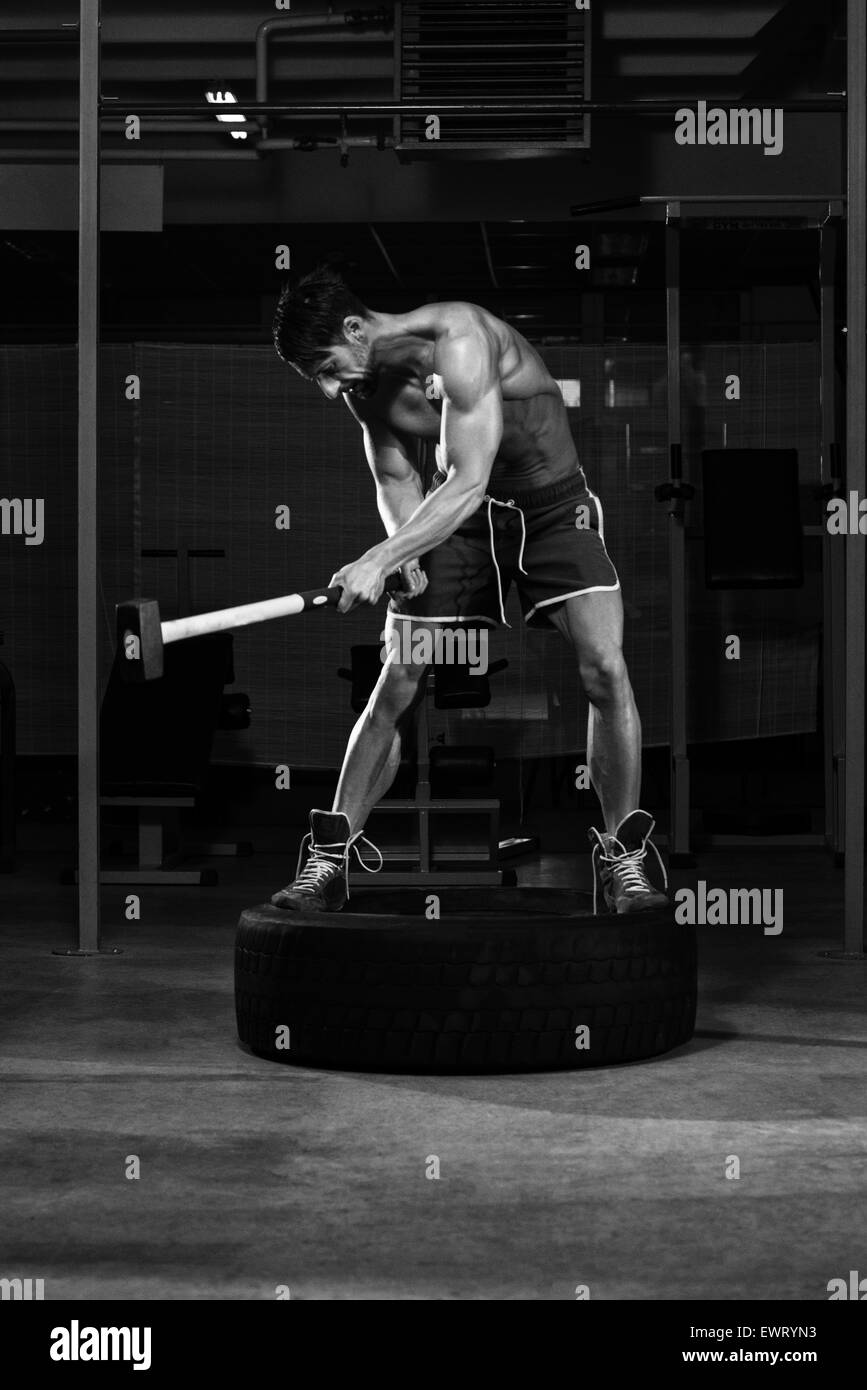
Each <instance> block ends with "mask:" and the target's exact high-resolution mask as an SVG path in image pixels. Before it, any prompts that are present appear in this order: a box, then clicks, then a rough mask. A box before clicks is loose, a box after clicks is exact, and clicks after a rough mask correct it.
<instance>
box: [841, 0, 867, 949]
mask: <svg viewBox="0 0 867 1390" xmlns="http://www.w3.org/2000/svg"><path fill="white" fill-rule="evenodd" d="M847 16H848V28H847V43H846V67H847V81H846V101H847V111H848V119H847V125H846V153H847V181H846V182H847V190H846V191H847V197H848V203H847V219H846V330H847V338H846V491H847V492H848V493H849V494H850V496H851V494H852V493H853V492H854V493H857V495H858V499H859V501H860V500H862V499H863V498H864V495H865V490H867V470H865V434H867V341H865V337H867V250H865V247H867V82H865V79H864V74H865V72H867V8H865V5H864V0H848V6H847ZM845 542H846V662H845V666H846V781H845V807H846V829H845V837H844V845H845V855H846V861H845V867H844V876H845V884H844V890H843V896H844V905H845V926H844V942H843V949H844V951H845V952H846V953H847V954H848V953H849V952H852V953H859V952H861V951H863V950H864V683H865V682H864V676H865V671H864V663H865V655H867V652H865V618H864V600H865V583H864V581H865V574H867V565H865V553H864V546H865V540H864V537H863V536H861V535H858V534H856V535H854V536H853V535H851V534H850V535H847V536H846V538H845Z"/></svg>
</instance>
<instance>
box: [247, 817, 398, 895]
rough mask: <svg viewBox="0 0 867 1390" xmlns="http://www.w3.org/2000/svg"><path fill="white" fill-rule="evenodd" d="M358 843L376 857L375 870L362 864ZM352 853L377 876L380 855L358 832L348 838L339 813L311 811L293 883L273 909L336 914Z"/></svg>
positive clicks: (345, 892)
mask: <svg viewBox="0 0 867 1390" xmlns="http://www.w3.org/2000/svg"><path fill="white" fill-rule="evenodd" d="M359 840H362V841H363V842H364V843H365V844H366V845H368V846H369V848H370V849H372V850H373V852H374V853H375V854H379V865H378V866H377V868H375V869H371V868H370V867H369V866H368V865H367V864H365V862H364V860H363V859H362V857H361V853H360V851H359V848H358V843H357V842H358V841H359ZM305 849H306V851H307V857H306V859H305V858H304V851H305ZM353 850H354V851H355V853H356V856H357V858H358V862H359V864H360V865H361V867H362V868H363V869H366V870H367V872H368V873H370V874H376V873H379V870H380V869H381V868H382V863H383V860H382V855H381V854H380V853H379V850H378V849H377V848H376V845H372V844H371V843H370V841H369V840H368V839H366V838H365V836H364V835H362V833H361V831H360V830H358V831H356V833H355V834H354V835H350V833H349V821H348V819H347V818H346V816H345V815H344V814H343V812H342V811H311V812H310V834H309V835H305V836H304V839H303V840H302V841H301V848H300V850H299V851H298V863H297V865H296V867H295V879H294V881H293V882H292V883H290V884H288V885H287V887H285V888H281V889H280V892H279V893H275V894H274V896H273V898H272V899H271V902H272V903H273V905H274V907H284V908H286V909H288V911H290V912H301V911H304V912H339V911H340V909H341V908H342V907H343V905H344V903H345V902H346V900H347V898H348V897H349V856H350V854H351V853H352V851H353ZM302 860H304V867H303V869H302V867H301V863H302Z"/></svg>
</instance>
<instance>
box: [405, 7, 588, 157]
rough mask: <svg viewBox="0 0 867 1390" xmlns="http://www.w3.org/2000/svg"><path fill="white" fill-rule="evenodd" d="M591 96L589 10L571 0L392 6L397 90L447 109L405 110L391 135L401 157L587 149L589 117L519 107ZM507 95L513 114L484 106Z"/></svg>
mask: <svg viewBox="0 0 867 1390" xmlns="http://www.w3.org/2000/svg"><path fill="white" fill-rule="evenodd" d="M589 95H590V15H589V13H588V12H587V11H586V10H579V9H576V6H575V0H473V2H472V3H467V0H403V3H401V4H399V5H398V6H397V7H396V13H395V97H396V98H397V99H400V100H404V101H407V102H410V101H411V102H416V103H419V102H422V103H426V104H429V106H430V116H436V115H438V112H437V104H438V103H444V102H449V103H459V104H460V105H461V106H462V107H463V108H464V109H461V110H453V111H443V112H442V114H440V115H439V131H438V137H439V138H436V130H437V127H436V125H435V124H433V123H431V121H430V119H429V116H427V115H423V114H419V115H410V114H402V115H400V116H398V117H397V118H396V120H395V142H396V145H397V148H398V151H399V152H401V153H402V154H403V156H404V157H406V156H407V155H410V154H411V155H412V156H414V157H419V156H421V155H423V154H424V155H428V156H430V155H439V154H441V153H443V152H445V151H448V152H450V153H452V154H454V153H456V152H463V153H465V154H466V153H471V152H472V151H475V150H488V151H497V150H498V151H501V152H502V153H503V154H504V155H505V154H506V153H507V152H509V151H514V152H518V151H525V152H526V151H535V152H537V153H543V152H547V151H557V150H568V149H587V148H588V147H589V144H590V118H589V116H586V115H582V114H581V113H580V112H578V111H576V112H575V113H574V114H573V113H571V112H569V111H568V109H567V113H566V114H562V109H561V111H560V112H559V113H557V112H550V111H535V112H532V111H530V110H529V109H524V110H522V106H523V107H526V106H527V105H528V104H529V103H532V102H536V103H539V102H550V103H554V102H557V103H558V104H559V105H560V107H561V108H562V105H563V103H564V101H565V102H567V103H568V101H570V100H573V99H574V101H575V102H576V103H578V102H581V101H586V100H588V99H589ZM491 102H498V103H504V102H505V103H509V105H510V107H511V110H509V111H507V112H502V111H496V112H493V111H490V110H487V109H486V104H487V103H491Z"/></svg>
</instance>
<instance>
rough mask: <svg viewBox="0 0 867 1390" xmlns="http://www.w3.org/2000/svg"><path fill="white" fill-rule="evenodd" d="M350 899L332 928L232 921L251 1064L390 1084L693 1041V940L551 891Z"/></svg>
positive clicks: (313, 922) (674, 929) (681, 931)
mask: <svg viewBox="0 0 867 1390" xmlns="http://www.w3.org/2000/svg"><path fill="white" fill-rule="evenodd" d="M436 896H437V907H438V912H439V917H438V918H437V920H429V919H428V911H429V903H430V890H429V889H428V890H423V891H416V892H414V893H413V892H404V893H402V894H400V896H399V897H398V896H396V895H394V894H391V893H389V894H386V893H382V892H380V891H378V890H377V889H371V890H359V891H358V892H357V893H355V892H354V893H353V895H352V897H351V899H350V900H349V902H348V903H347V905H346V907H345V908H344V910H343V911H342V912H340V913H333V914H331V913H304V912H300V913H295V912H293V913H287V912H283V911H281V910H280V909H279V908H274V907H271V906H270V904H267V903H266V904H262V905H260V906H257V907H252V908H248V909H247V910H246V911H245V912H243V913H242V914H241V918H240V921H239V923H238V930H237V936H236V945H235V1007H236V1016H237V1025H238V1035H239V1037H240V1039H241V1042H243V1043H246V1044H247V1045H248V1046H249V1047H250V1048H251V1050H252V1051H253V1052H254V1053H255V1054H256V1055H257V1056H260V1057H264V1058H267V1059H268V1060H270V1061H277V1062H289V1063H295V1064H296V1065H302V1066H316V1065H320V1066H330V1067H342V1068H349V1069H351V1070H353V1071H357V1070H373V1071H387V1072H453V1073H454V1072H518V1071H550V1070H565V1069H571V1068H583V1067H592V1066H605V1065H610V1064H612V1063H617V1062H635V1061H640V1060H642V1059H645V1058H648V1057H656V1056H658V1055H659V1054H660V1053H662V1052H667V1051H669V1050H670V1049H671V1048H673V1047H678V1046H680V1045H681V1044H683V1043H686V1042H688V1041H689V1040H690V1038H691V1037H692V1034H693V1029H694V1024H695V1007H696V941H695V938H696V933H695V928H694V927H690V926H682V925H678V924H677V923H675V920H674V909H673V907H672V908H670V909H665V910H663V911H660V912H639V913H635V914H634V915H633V916H628V915H624V916H613V915H605V916H594V915H593V914H592V912H591V911H590V904H591V901H592V899H591V897H590V895H589V894H580V893H575V892H573V891H564V890H561V889H556V888H488V889H484V890H481V891H480V890H478V889H476V890H473V889H454V888H453V889H449V888H448V887H445V888H443V889H442V890H441V891H440V892H439V893H437V895H436Z"/></svg>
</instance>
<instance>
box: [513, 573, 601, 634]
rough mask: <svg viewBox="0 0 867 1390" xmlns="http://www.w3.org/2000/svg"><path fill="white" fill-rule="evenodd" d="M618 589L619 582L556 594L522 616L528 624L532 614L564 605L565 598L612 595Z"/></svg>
mask: <svg viewBox="0 0 867 1390" xmlns="http://www.w3.org/2000/svg"><path fill="white" fill-rule="evenodd" d="M619 588H620V580H619V579H618V581H617V583H616V584H594V585H592V587H591V588H589V589H573V590H572V593H571V594H556V595H555V596H554V598H543V599H540V601H539V602H538V603H535V604H534V605H533V607H532V608H531V609H530V611H529V613H525V614H524V622H525V623H528V622H529V621H530V619H531V618H532V616H533V614H534V613H538V611H539V609H540V608H548V607H550V605H551V604H552V603H564V602H565V600H566V599H567V598H580V596H581V595H582V594H613V593H616V591H617V590H618V589H619Z"/></svg>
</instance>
